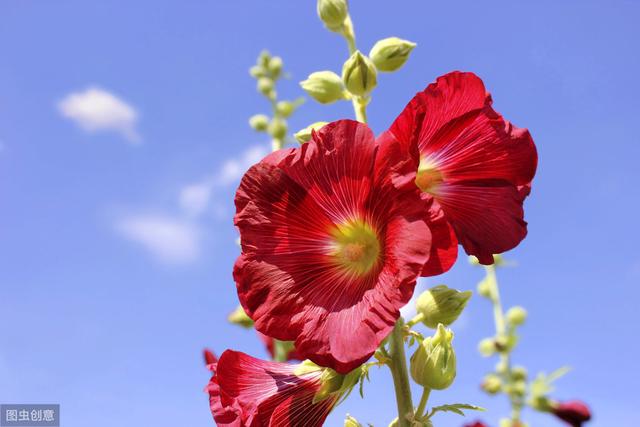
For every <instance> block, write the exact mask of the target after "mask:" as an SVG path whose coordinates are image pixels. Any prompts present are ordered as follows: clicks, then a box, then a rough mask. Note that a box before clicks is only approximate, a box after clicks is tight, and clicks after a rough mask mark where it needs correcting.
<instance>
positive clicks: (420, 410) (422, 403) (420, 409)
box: [416, 387, 431, 418]
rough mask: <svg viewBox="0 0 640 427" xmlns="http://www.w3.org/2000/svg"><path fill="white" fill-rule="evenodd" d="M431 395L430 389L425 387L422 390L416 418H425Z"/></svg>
mask: <svg viewBox="0 0 640 427" xmlns="http://www.w3.org/2000/svg"><path fill="white" fill-rule="evenodd" d="M430 394H431V389H430V388H429V387H425V388H424V389H423V390H422V397H420V403H419V404H418V408H417V409H416V418H421V417H422V416H424V410H425V409H426V408H427V401H428V400H429V395H430Z"/></svg>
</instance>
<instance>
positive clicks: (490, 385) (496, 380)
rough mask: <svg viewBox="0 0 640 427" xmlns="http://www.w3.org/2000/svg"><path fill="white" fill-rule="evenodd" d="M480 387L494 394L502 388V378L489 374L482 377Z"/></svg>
mask: <svg viewBox="0 0 640 427" xmlns="http://www.w3.org/2000/svg"><path fill="white" fill-rule="evenodd" d="M480 387H481V388H482V389H483V390H484V391H486V392H487V393H489V394H496V393H498V392H500V390H501V389H502V380H501V379H500V377H499V376H497V375H495V374H489V375H487V376H485V377H484V380H482V384H481V385H480Z"/></svg>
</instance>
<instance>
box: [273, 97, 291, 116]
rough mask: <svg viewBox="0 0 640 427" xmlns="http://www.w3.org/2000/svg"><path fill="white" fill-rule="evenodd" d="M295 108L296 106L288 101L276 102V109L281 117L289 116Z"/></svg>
mask: <svg viewBox="0 0 640 427" xmlns="http://www.w3.org/2000/svg"><path fill="white" fill-rule="evenodd" d="M295 109H296V106H295V105H294V104H293V102H290V101H280V102H278V103H277V104H276V111H277V112H278V114H280V115H281V116H282V117H289V116H290V115H291V114H292V113H293V111H294V110H295Z"/></svg>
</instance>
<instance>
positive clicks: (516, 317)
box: [507, 306, 527, 326]
mask: <svg viewBox="0 0 640 427" xmlns="http://www.w3.org/2000/svg"><path fill="white" fill-rule="evenodd" d="M525 320H527V310H525V309H524V308H522V307H520V306H515V307H511V308H510V309H509V310H508V311H507V322H509V324H510V325H512V326H520V325H522V324H524V322H525Z"/></svg>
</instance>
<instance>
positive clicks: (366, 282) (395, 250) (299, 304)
mask: <svg viewBox="0 0 640 427" xmlns="http://www.w3.org/2000/svg"><path fill="white" fill-rule="evenodd" d="M418 163H419V156H418V152H417V147H415V146H414V147H412V146H410V145H408V144H401V143H399V142H398V141H396V140H395V139H394V138H393V137H392V136H390V135H388V134H387V135H385V137H383V138H380V139H378V140H377V141H376V140H375V138H374V136H373V134H372V132H371V130H370V129H369V128H368V127H367V126H366V125H364V124H361V123H358V122H354V121H349V120H343V121H338V122H334V123H330V124H328V125H326V126H324V127H323V128H322V129H321V130H320V131H319V132H316V133H314V135H313V138H312V140H311V141H310V142H308V143H306V144H303V145H302V146H301V147H300V148H295V149H294V148H291V149H285V150H280V151H277V152H275V153H273V154H271V155H269V156H267V157H266V158H265V159H263V160H262V161H261V162H260V163H258V164H257V165H255V166H253V167H252V168H251V169H249V171H248V172H247V173H246V174H245V176H244V177H243V179H242V182H241V184H240V187H239V189H238V192H237V194H236V209H237V214H236V217H235V223H236V225H237V226H238V228H239V230H240V237H241V242H242V254H241V256H240V257H239V258H238V260H237V261H236V265H235V268H234V277H235V280H236V283H237V288H238V295H239V297H240V302H241V303H242V306H243V307H244V309H245V311H246V312H247V314H248V315H249V316H250V317H251V318H252V319H253V320H254V321H255V327H256V329H258V330H259V331H261V332H263V333H264V334H266V335H268V336H271V337H274V338H277V339H280V340H283V341H295V348H296V351H297V353H298V355H299V356H300V357H303V358H308V359H311V360H312V361H314V362H316V363H317V364H319V365H321V366H328V367H331V368H333V369H335V370H336V371H338V372H341V373H347V372H349V371H351V370H352V369H354V368H355V367H357V366H358V365H360V364H361V363H362V362H364V361H365V360H366V359H368V358H369V357H370V356H371V355H372V354H373V352H374V351H375V350H376V349H377V347H378V346H379V344H380V342H382V340H383V339H384V338H385V337H386V336H387V335H388V334H389V332H390V331H391V329H392V328H393V325H394V323H395V321H396V319H397V318H398V317H399V309H400V308H401V307H402V306H403V305H404V304H406V303H407V302H408V301H409V299H410V298H411V295H412V293H413V289H414V287H415V283H416V278H417V276H418V275H419V274H420V273H421V271H422V270H423V267H424V265H425V263H428V264H432V265H434V267H432V268H433V269H437V268H439V266H440V265H442V264H446V263H447V262H448V261H447V262H445V261H442V260H441V259H440V258H439V257H440V255H441V253H440V250H441V247H440V246H437V245H433V247H432V241H433V240H434V239H435V238H436V237H435V236H440V235H442V234H443V233H444V234H446V233H448V228H447V227H448V226H447V225H446V221H445V220H444V216H443V215H442V214H441V213H438V212H437V211H436V210H435V209H434V207H433V206H431V204H432V203H433V201H432V200H427V199H424V198H422V197H421V195H420V191H419V190H418V189H417V188H416V186H415V184H414V181H415V179H416V171H417V168H418ZM434 212H435V213H434ZM450 244H453V246H455V241H453V242H451V241H450ZM440 245H442V243H440Z"/></svg>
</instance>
